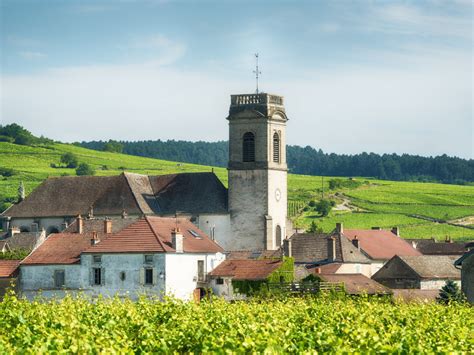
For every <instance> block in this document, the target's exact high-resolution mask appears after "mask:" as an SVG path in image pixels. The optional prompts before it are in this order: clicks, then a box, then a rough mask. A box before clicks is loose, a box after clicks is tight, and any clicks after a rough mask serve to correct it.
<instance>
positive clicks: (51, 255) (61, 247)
mask: <svg viewBox="0 0 474 355" xmlns="http://www.w3.org/2000/svg"><path fill="white" fill-rule="evenodd" d="M99 236H100V234H99ZM91 238H92V233H85V234H77V233H57V234H51V235H50V236H49V237H48V238H46V240H45V241H44V242H43V244H41V245H40V246H39V247H38V248H36V249H35V250H34V251H33V252H32V253H31V254H30V255H29V256H27V257H26V259H24V260H23V261H22V262H21V264H22V265H37V264H75V263H78V262H79V261H80V259H81V252H82V251H84V250H85V249H87V248H89V247H90V245H91Z"/></svg>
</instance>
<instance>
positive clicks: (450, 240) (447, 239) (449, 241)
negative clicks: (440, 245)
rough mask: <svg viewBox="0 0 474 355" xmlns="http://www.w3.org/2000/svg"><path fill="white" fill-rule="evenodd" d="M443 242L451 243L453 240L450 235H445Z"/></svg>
mask: <svg viewBox="0 0 474 355" xmlns="http://www.w3.org/2000/svg"><path fill="white" fill-rule="evenodd" d="M445 242H446V243H452V242H453V240H452V239H451V237H450V236H446V239H445Z"/></svg>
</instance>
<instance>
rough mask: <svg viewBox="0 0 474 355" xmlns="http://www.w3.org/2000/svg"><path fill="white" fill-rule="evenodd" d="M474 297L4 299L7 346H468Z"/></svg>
mask: <svg viewBox="0 0 474 355" xmlns="http://www.w3.org/2000/svg"><path fill="white" fill-rule="evenodd" d="M473 332H474V322H473V318H472V307H470V306H469V305H467V304H464V305H460V304H451V305H449V306H443V305H440V304H436V303H428V304H427V303H412V304H406V303H398V302H395V303H394V302H392V301H390V300H388V299H383V298H382V299H376V298H371V299H368V298H365V297H358V298H350V297H343V296H340V297H335V296H330V295H321V296H312V297H306V298H286V299H265V300H263V302H262V300H260V299H254V300H250V301H245V302H235V303H229V302H226V301H224V300H222V299H213V300H212V302H210V301H205V302H201V304H199V305H197V304H195V303H191V302H178V301H168V302H159V301H158V302H156V301H153V300H146V299H142V300H139V301H138V302H133V301H131V300H127V299H123V300H122V299H118V298H116V299H112V300H107V299H99V300H98V301H97V302H90V301H89V300H86V299H81V298H80V299H76V300H74V299H71V298H70V297H66V298H65V299H63V300H52V301H42V302H29V301H24V300H19V299H17V298H15V297H11V296H8V297H6V298H5V299H4V301H3V302H1V303H0V352H1V353H49V352H53V353H127V354H128V353H130V354H132V353H142V352H145V353H195V354H196V353H208V352H217V353H266V354H273V353H275V354H280V353H287V352H291V353H303V352H311V353H338V354H341V353H354V352H355V353H359V354H364V353H370V354H372V353H400V354H409V353H423V354H425V353H427V354H432V353H433V354H434V353H446V354H447V353H466V354H467V353H471V352H472V350H473V348H474V334H473Z"/></svg>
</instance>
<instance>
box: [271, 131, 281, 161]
mask: <svg viewBox="0 0 474 355" xmlns="http://www.w3.org/2000/svg"><path fill="white" fill-rule="evenodd" d="M273 162H275V163H279V162H280V136H279V135H278V133H276V132H275V134H274V135H273Z"/></svg>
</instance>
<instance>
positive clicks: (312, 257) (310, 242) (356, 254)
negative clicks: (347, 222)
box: [290, 233, 370, 264]
mask: <svg viewBox="0 0 474 355" xmlns="http://www.w3.org/2000/svg"><path fill="white" fill-rule="evenodd" d="M329 237H330V235H328V234H307V233H301V234H293V236H291V237H290V241H291V255H292V256H293V257H294V259H295V262H296V263H315V264H316V263H321V264H322V263H327V262H330V261H329V260H328V238H329ZM334 238H335V239H336V258H335V260H333V261H331V262H345V263H362V264H364V263H367V264H368V263H370V260H369V259H368V258H367V257H366V256H365V255H364V254H362V252H361V251H360V250H359V249H357V248H356V247H355V246H354V245H353V244H352V243H351V242H350V241H349V240H348V239H347V238H345V237H342V238H341V237H340V236H338V235H335V236H334Z"/></svg>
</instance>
